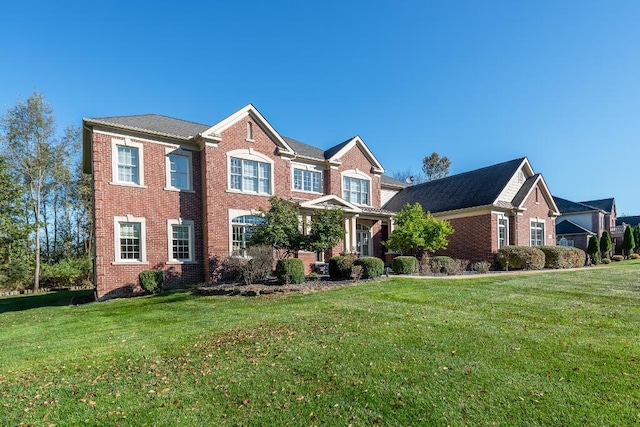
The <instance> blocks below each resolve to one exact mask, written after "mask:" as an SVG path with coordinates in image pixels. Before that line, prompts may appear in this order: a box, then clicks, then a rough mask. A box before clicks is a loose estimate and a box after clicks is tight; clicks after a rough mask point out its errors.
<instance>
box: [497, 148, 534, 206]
mask: <svg viewBox="0 0 640 427" xmlns="http://www.w3.org/2000/svg"><path fill="white" fill-rule="evenodd" d="M533 175H534V173H533V168H532V167H531V164H530V163H529V161H528V160H527V159H526V158H525V159H523V160H522V164H521V165H520V167H519V168H518V170H516V171H515V173H514V174H513V175H512V176H511V178H510V179H509V181H508V182H507V185H505V187H504V189H503V190H502V191H501V192H500V194H499V195H498V197H497V198H496V202H509V203H510V202H511V201H512V200H513V199H514V198H515V197H516V195H517V194H518V192H519V191H520V189H521V188H522V186H523V185H524V184H525V182H526V181H527V179H529V178H531V177H532V176H533Z"/></svg>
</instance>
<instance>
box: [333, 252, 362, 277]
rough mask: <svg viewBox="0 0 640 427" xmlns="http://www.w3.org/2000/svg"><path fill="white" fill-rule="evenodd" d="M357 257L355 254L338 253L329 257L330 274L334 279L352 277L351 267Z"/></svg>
mask: <svg viewBox="0 0 640 427" xmlns="http://www.w3.org/2000/svg"><path fill="white" fill-rule="evenodd" d="M355 260H356V257H355V256H353V255H338V256H334V257H331V258H330V259H329V276H331V277H332V278H334V279H349V278H351V267H352V266H353V262H354V261H355Z"/></svg>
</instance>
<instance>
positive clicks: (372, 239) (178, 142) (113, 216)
mask: <svg viewBox="0 0 640 427" xmlns="http://www.w3.org/2000/svg"><path fill="white" fill-rule="evenodd" d="M83 169H84V171H85V172H86V173H91V174H92V175H93V193H94V208H95V259H94V263H95V277H94V280H95V286H96V292H97V295H98V298H101V299H104V298H108V297H110V296H112V295H115V294H118V293H122V292H130V291H134V290H136V289H137V287H138V284H137V282H138V274H139V273H140V272H141V271H143V270H148V269H153V268H159V269H162V270H164V271H165V283H167V284H168V285H176V284H181V283H194V282H202V281H206V280H209V279H210V278H211V276H212V274H213V269H214V267H215V264H216V262H218V261H220V260H223V259H225V258H226V257H228V256H229V255H231V254H239V255H242V254H243V252H244V250H245V247H246V242H247V240H248V238H249V236H250V229H251V226H252V225H255V224H256V223H257V222H259V221H261V218H260V217H259V216H258V215H257V213H258V211H257V210H258V208H265V209H268V208H269V198H270V197H271V196H278V197H281V198H285V199H289V200H291V201H293V202H295V203H297V204H298V206H299V207H300V212H301V216H302V218H301V219H302V221H301V223H302V224H306V222H307V221H306V218H307V217H310V216H312V215H313V213H314V211H316V210H317V209H325V208H327V207H339V208H341V209H342V210H343V211H344V213H345V233H346V234H345V239H344V241H343V242H342V243H341V244H340V245H338V246H337V247H335V248H333V250H330V251H329V253H327V254H315V253H303V252H302V253H299V254H298V257H299V258H301V259H303V261H304V262H305V265H306V268H307V271H308V270H309V269H310V268H311V265H312V263H313V262H314V261H319V260H322V259H323V258H324V257H325V256H332V255H335V254H337V253H339V252H357V253H358V254H360V255H361V256H378V257H381V258H382V257H383V256H384V248H383V246H382V244H381V242H382V241H383V240H384V239H386V238H387V236H388V233H389V228H390V219H391V217H392V215H393V212H391V211H388V210H385V209H382V208H381V206H382V203H383V198H384V199H385V200H387V199H389V198H391V197H392V196H393V195H394V194H395V193H396V192H398V191H400V189H401V188H402V187H403V185H402V183H400V182H398V181H396V180H393V179H390V178H387V177H383V172H384V169H383V167H382V165H381V164H380V162H379V161H378V160H377V159H376V157H375V156H374V155H373V153H372V152H371V151H370V150H369V148H368V147H367V145H366V144H365V143H364V141H363V140H362V139H361V138H360V137H358V136H355V137H353V138H349V139H348V140H346V141H344V142H342V143H340V144H338V145H335V146H333V147H331V148H329V149H328V150H322V149H319V148H316V147H313V146H310V145H307V144H304V143H302V142H299V141H296V140H294V139H291V138H286V137H283V136H281V135H280V134H279V133H278V132H277V131H276V130H275V129H274V128H273V127H272V126H271V125H270V124H269V122H268V121H267V120H266V119H265V118H264V117H263V116H262V115H261V114H260V112H259V111H258V110H257V109H256V108H255V107H254V106H253V105H248V106H246V107H244V108H242V109H241V110H239V111H237V112H235V113H234V114H232V115H230V116H229V117H227V118H225V119H224V120H222V121H220V122H218V123H217V124H214V125H213V126H210V125H203V124H198V123H193V122H188V121H184V120H178V119H174V118H170V117H166V116H160V115H136V116H119V117H106V118H85V119H83Z"/></svg>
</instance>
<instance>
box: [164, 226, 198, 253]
mask: <svg viewBox="0 0 640 427" xmlns="http://www.w3.org/2000/svg"><path fill="white" fill-rule="evenodd" d="M174 225H182V226H186V227H188V228H189V258H188V259H176V258H174V257H173V226H174ZM194 236H195V235H194V222H193V220H190V219H182V218H178V219H168V220H167V259H168V261H167V264H188V263H193V262H195V251H194V249H195V237H194Z"/></svg>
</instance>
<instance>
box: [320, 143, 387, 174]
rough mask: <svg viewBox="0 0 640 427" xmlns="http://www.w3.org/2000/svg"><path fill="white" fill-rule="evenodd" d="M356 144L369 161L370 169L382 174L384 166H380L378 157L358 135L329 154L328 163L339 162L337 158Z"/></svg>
mask: <svg viewBox="0 0 640 427" xmlns="http://www.w3.org/2000/svg"><path fill="white" fill-rule="evenodd" d="M356 145H358V146H359V147H360V148H361V149H362V151H364V153H365V155H366V156H367V158H368V159H369V161H370V162H371V171H372V172H373V173H376V174H383V173H384V168H383V167H382V165H381V164H380V162H379V161H378V159H376V156H374V155H373V153H372V152H371V150H369V147H367V144H365V143H364V141H363V140H362V138H360V137H359V136H355V137H354V138H353V139H351V141H349V143H348V144H346V145H345V146H344V147H342V149H340V151H338V152H337V153H336V154H334V155H333V156H331V158H330V159H329V160H328V161H329V162H330V163H336V164H339V163H340V160H339V159H340V158H342V156H344V155H345V153H347V151H349V150H351V149H352V148H353V147H354V146H356Z"/></svg>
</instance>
